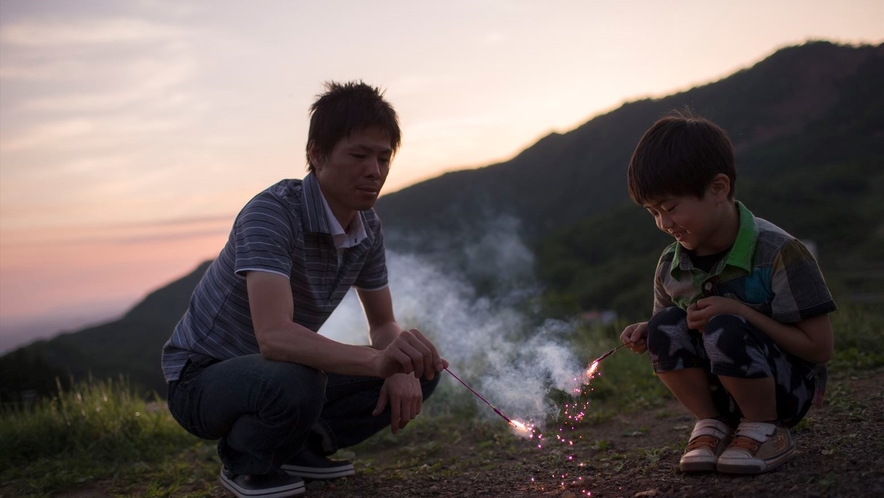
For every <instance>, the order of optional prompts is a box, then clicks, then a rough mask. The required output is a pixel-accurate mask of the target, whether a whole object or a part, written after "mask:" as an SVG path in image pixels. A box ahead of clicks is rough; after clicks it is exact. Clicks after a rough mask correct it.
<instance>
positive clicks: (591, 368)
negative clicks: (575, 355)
mask: <svg viewBox="0 0 884 498" xmlns="http://www.w3.org/2000/svg"><path fill="white" fill-rule="evenodd" d="M625 345H626V343H625V342H624V343H623V344H621V345H619V346H617V347H616V348H614V349H612V350H610V351H608V352H607V353H605V354H603V355H601V356H599V357H598V358H596V359H595V361H593V362H592V363H590V364H589V368H587V369H586V376H587V377H588V378H592V376H593V375H595V372H596V370H598V369H599V362H600V361H602V360H604V359H605V358H607V357H609V356H611V355H612V354H614V351H617V350H618V349H620V348H622V347H623V346H625Z"/></svg>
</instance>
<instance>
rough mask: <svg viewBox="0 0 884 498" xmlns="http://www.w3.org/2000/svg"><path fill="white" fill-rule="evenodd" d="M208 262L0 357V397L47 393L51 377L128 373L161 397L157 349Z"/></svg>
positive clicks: (64, 380)
mask: <svg viewBox="0 0 884 498" xmlns="http://www.w3.org/2000/svg"><path fill="white" fill-rule="evenodd" d="M208 266H209V262H205V263H203V264H201V265H199V267H197V268H196V269H195V270H194V271H193V272H191V273H190V274H188V275H187V276H185V277H183V278H181V279H178V280H176V281H174V282H172V283H170V284H168V285H166V286H164V287H162V288H160V289H157V290H156V291H154V292H151V293H150V294H149V295H148V296H147V297H146V298H144V300H143V301H141V302H140V303H138V304H137V305H136V306H135V307H133V308H132V309H131V310H129V311H128V312H127V313H126V314H125V315H124V316H123V317H122V318H120V319H119V320H116V321H112V322H108V323H105V324H102V325H98V326H95V327H89V328H86V329H83V330H81V331H78V332H72V333H68V334H62V335H60V336H58V337H55V338H54V339H50V340H45V341H38V342H36V343H34V344H31V345H29V346H26V347H23V348H19V349H16V350H15V351H12V352H11V353H9V354H7V355H5V356H3V357H2V358H0V400H3V401H8V400H16V399H18V398H19V397H20V395H21V393H22V391H26V390H35V391H37V392H38V393H47V392H51V391H52V390H53V388H54V386H55V377H58V378H59V380H60V381H61V382H62V383H63V384H64V385H68V383H69V380H70V378H71V377H74V378H78V379H82V378H85V377H86V376H88V375H89V374H91V375H92V376H94V377H96V378H116V377H118V376H120V375H123V376H126V377H128V378H129V379H130V380H131V381H132V383H133V384H134V385H136V386H138V387H139V388H140V389H143V390H145V394H148V393H149V392H150V391H156V392H157V393H159V394H160V395H163V396H165V385H166V384H165V380H164V379H163V376H162V373H161V372H160V349H161V348H162V345H163V343H165V342H166V340H167V339H168V338H169V335H171V333H172V329H173V328H174V327H175V324H176V323H178V320H179V319H180V318H181V315H183V314H184V312H185V310H187V303H188V300H189V299H190V294H191V293H192V292H193V289H194V288H195V287H196V284H197V283H198V282H199V279H200V278H201V277H202V276H203V273H205V272H206V269H207V268H208Z"/></svg>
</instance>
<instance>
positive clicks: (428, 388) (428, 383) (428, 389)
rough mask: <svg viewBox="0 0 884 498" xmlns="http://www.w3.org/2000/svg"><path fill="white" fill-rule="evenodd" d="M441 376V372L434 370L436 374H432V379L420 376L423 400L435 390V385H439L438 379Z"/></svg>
mask: <svg viewBox="0 0 884 498" xmlns="http://www.w3.org/2000/svg"><path fill="white" fill-rule="evenodd" d="M441 378H442V372H436V375H434V376H433V380H426V379H424V378H421V392H423V397H424V400H426V399H427V398H429V397H430V395H432V394H433V392H434V391H435V390H436V386H438V385H439V379H441Z"/></svg>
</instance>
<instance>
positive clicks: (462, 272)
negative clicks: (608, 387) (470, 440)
mask: <svg viewBox="0 0 884 498" xmlns="http://www.w3.org/2000/svg"><path fill="white" fill-rule="evenodd" d="M514 223H515V222H514V221H513V220H512V219H503V220H497V222H495V223H492V224H489V228H488V229H487V230H486V231H485V232H484V236H482V237H480V238H479V239H478V240H476V241H475V243H472V244H469V245H467V246H465V247H463V248H462V251H461V252H460V253H459V257H460V261H459V263H460V264H459V265H452V264H444V265H443V264H438V263H433V262H431V258H430V257H427V256H422V255H420V254H403V253H396V252H393V251H388V252H387V264H388V269H389V274H390V289H391V292H392V294H393V303H394V311H395V313H396V317H397V320H398V322H399V323H400V325H402V326H403V327H404V328H418V329H420V330H421V331H422V332H424V333H425V334H426V335H427V336H428V337H430V338H431V340H432V341H433V343H434V344H435V345H436V347H437V348H438V349H439V352H440V353H441V354H442V356H443V357H444V358H445V359H446V360H448V361H449V362H450V369H451V370H452V371H453V372H454V373H455V374H457V375H458V376H459V377H461V378H462V379H463V380H465V381H467V382H468V383H470V384H471V385H472V386H473V388H475V389H476V390H477V391H478V392H479V393H480V394H482V395H483V396H484V397H485V398H486V399H488V401H490V402H491V403H492V404H494V405H495V406H497V407H498V408H500V409H501V411H503V412H504V413H505V414H507V415H510V416H512V417H514V418H518V419H521V420H530V421H533V422H535V423H539V424H542V423H543V421H544V420H545V419H546V418H547V417H548V416H550V415H554V414H555V413H556V411H557V407H556V406H555V405H554V404H553V402H552V401H550V400H549V398H548V396H547V394H548V392H549V390H550V389H551V388H555V389H559V390H562V391H566V392H571V391H572V390H573V389H574V388H576V387H577V385H578V384H577V381H576V380H575V379H576V378H578V377H579V376H580V375H582V372H583V367H582V366H581V365H580V363H579V362H578V360H577V358H576V355H575V354H574V352H573V351H571V350H569V349H568V346H567V342H568V341H567V340H566V339H565V336H566V335H567V334H568V333H569V332H570V331H571V326H570V324H568V323H564V322H560V321H552V320H547V321H545V322H543V323H540V324H538V323H537V319H536V318H534V317H532V316H531V313H530V312H529V310H526V309H525V308H524V307H525V306H526V304H525V303H526V301H530V299H528V298H530V297H533V296H537V295H538V294H539V289H537V287H536V285H535V284H534V283H533V278H530V276H531V272H532V268H533V255H532V253H531V251H530V250H529V249H528V248H527V247H526V246H525V245H524V244H523V243H522V241H521V240H520V239H519V237H518V235H517V230H515V229H514ZM453 268H459V269H458V270H454V269H453ZM467 275H469V276H470V277H471V278H473V279H475V278H476V277H478V278H479V279H482V280H484V281H489V280H490V281H492V282H493V284H494V285H493V287H494V292H490V293H488V294H490V295H489V296H480V295H479V294H478V293H477V291H476V289H474V288H473V286H472V285H471V284H470V279H468V278H467ZM320 333H322V334H323V335H326V336H328V337H330V338H332V339H335V340H338V341H341V342H347V343H351V344H368V336H367V327H366V322H365V317H364V314H363V312H362V309H361V308H360V305H359V302H358V299H357V298H356V296H355V293H353V292H351V293H350V294H349V295H348V296H347V297H346V298H345V299H344V302H343V303H342V304H341V306H340V307H339V308H338V310H337V311H335V313H334V314H333V315H332V316H331V317H330V318H329V320H328V322H326V324H325V325H324V326H323V327H322V329H321V330H320ZM443 375H444V377H443V382H453V383H456V382H457V381H456V380H454V379H453V378H450V376H448V375H447V374H444V373H443ZM445 378H449V380H447V381H446V380H445ZM458 387H459V386H458ZM483 406H484V405H483ZM483 413H486V414H488V415H489V416H495V415H494V413H493V412H492V411H491V410H490V409H484V410H483Z"/></svg>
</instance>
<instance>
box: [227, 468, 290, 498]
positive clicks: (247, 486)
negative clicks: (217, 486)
mask: <svg viewBox="0 0 884 498" xmlns="http://www.w3.org/2000/svg"><path fill="white" fill-rule="evenodd" d="M221 485H222V486H224V487H225V488H227V489H228V490H229V491H230V492H231V493H233V494H235V495H236V496H238V497H239V498H285V497H287V496H297V495H300V494H302V493H304V490H305V488H304V480H303V479H301V478H300V477H296V476H291V475H288V474H287V473H285V472H283V471H282V470H277V471H276V472H274V473H272V474H265V475H245V474H234V473H233V472H231V471H229V470H227V469H226V468H224V467H222V468H221Z"/></svg>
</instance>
